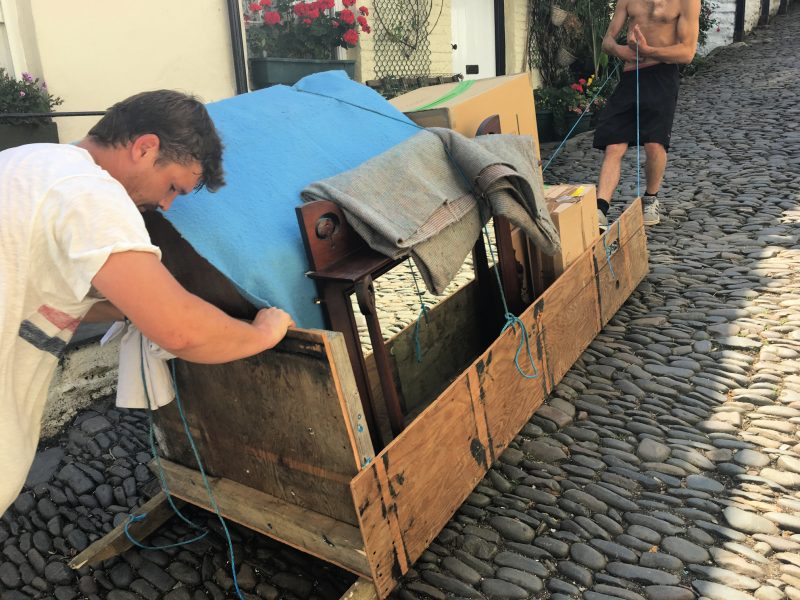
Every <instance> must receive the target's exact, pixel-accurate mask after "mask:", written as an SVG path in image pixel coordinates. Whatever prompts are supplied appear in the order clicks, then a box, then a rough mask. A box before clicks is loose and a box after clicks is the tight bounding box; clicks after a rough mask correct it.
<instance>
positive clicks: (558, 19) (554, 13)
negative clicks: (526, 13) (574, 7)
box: [550, 4, 569, 27]
mask: <svg viewBox="0 0 800 600" xmlns="http://www.w3.org/2000/svg"><path fill="white" fill-rule="evenodd" d="M568 16H569V13H568V12H567V11H565V10H564V9H563V8H559V7H558V6H556V5H555V4H553V5H551V6H550V22H551V23H552V24H553V25H555V26H556V27H561V26H562V25H563V24H564V21H566V20H567V17H568Z"/></svg>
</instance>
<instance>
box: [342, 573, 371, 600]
mask: <svg viewBox="0 0 800 600" xmlns="http://www.w3.org/2000/svg"><path fill="white" fill-rule="evenodd" d="M339 600H378V592H377V591H376V590H375V586H374V585H373V584H372V581H370V580H369V579H365V578H363V577H360V578H359V579H356V581H355V583H353V585H351V586H350V587H349V588H348V589H347V591H346V592H345V593H344V594H342V596H341V597H340V598H339Z"/></svg>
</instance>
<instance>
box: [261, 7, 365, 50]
mask: <svg viewBox="0 0 800 600" xmlns="http://www.w3.org/2000/svg"><path fill="white" fill-rule="evenodd" d="M342 4H343V5H344V8H343V9H342V10H334V6H335V0H310V1H306V0H260V1H259V2H250V3H249V4H248V6H247V10H246V27H247V41H248V45H249V47H250V52H251V54H252V55H253V56H255V57H261V56H272V57H281V58H315V59H330V58H334V54H333V53H334V50H335V49H336V48H354V47H355V46H356V45H357V44H358V37H359V33H362V32H363V33H365V34H368V33H370V31H371V29H370V26H369V23H368V22H367V16H368V15H369V9H368V8H367V7H366V6H361V7H359V8H358V10H357V11H356V10H354V9H353V7H354V6H355V4H356V0H342Z"/></svg>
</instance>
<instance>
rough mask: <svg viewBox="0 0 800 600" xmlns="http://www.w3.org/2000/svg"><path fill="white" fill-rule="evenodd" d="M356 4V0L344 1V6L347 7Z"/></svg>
mask: <svg viewBox="0 0 800 600" xmlns="http://www.w3.org/2000/svg"><path fill="white" fill-rule="evenodd" d="M355 3H356V0H342V4H344V5H345V6H353V5H354V4H355Z"/></svg>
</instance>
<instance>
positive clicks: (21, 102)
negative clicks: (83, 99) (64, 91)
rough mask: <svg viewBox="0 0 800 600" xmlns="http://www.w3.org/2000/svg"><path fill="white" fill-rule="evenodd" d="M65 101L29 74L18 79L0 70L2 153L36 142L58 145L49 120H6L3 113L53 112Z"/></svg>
mask: <svg viewBox="0 0 800 600" xmlns="http://www.w3.org/2000/svg"><path fill="white" fill-rule="evenodd" d="M63 102H64V101H63V100H62V99H61V98H58V97H57V96H53V95H52V94H51V93H50V92H49V91H48V90H47V85H46V84H45V83H44V81H39V80H38V79H36V78H34V77H33V75H31V74H30V73H23V74H22V79H15V78H14V77H12V76H11V75H9V74H8V73H7V72H6V70H5V69H2V68H0V150H5V149H7V148H13V147H15V146H21V145H22V144H33V143H47V142H51V143H56V144H57V143H58V129H57V127H56V124H55V123H53V120H52V119H51V118H50V117H4V116H3V114H7V113H12V114H13V113H16V114H29V113H47V112H52V110H53V108H55V107H56V106H58V105H59V104H62V103H63Z"/></svg>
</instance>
